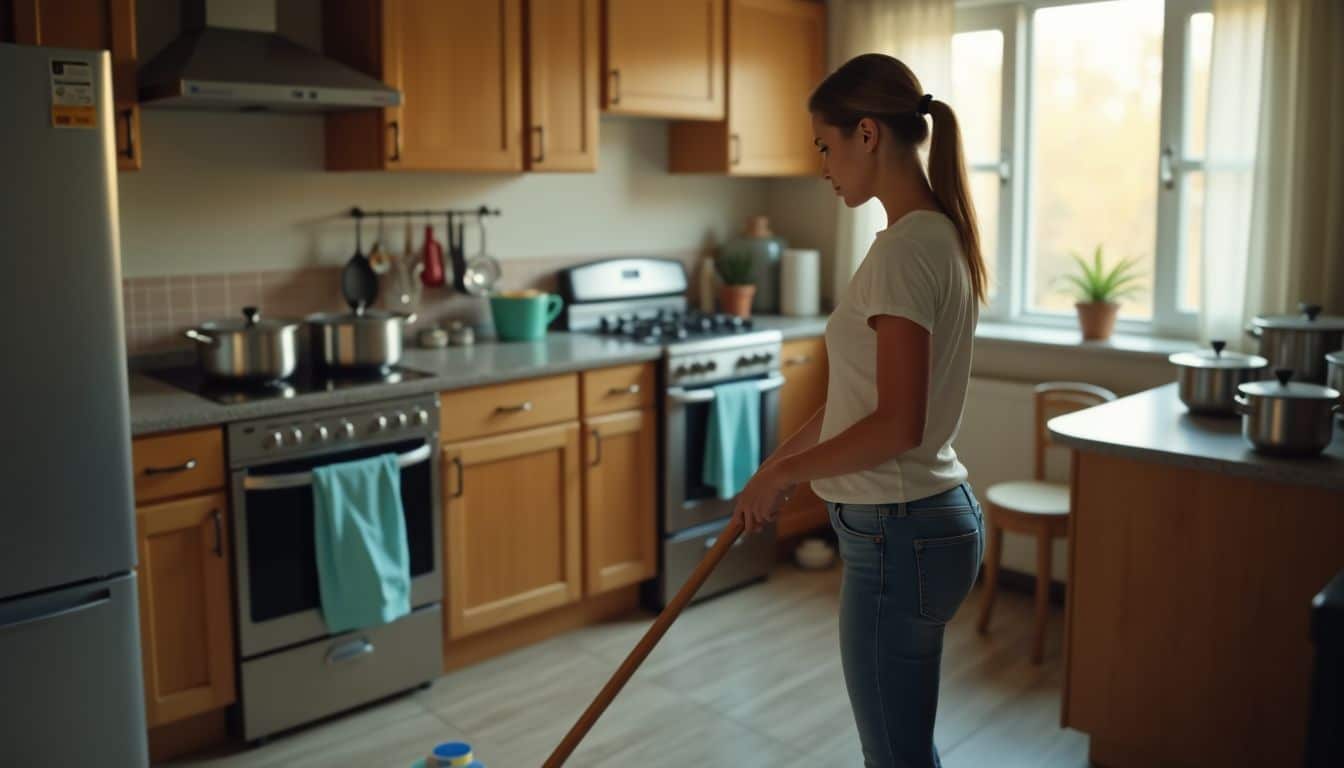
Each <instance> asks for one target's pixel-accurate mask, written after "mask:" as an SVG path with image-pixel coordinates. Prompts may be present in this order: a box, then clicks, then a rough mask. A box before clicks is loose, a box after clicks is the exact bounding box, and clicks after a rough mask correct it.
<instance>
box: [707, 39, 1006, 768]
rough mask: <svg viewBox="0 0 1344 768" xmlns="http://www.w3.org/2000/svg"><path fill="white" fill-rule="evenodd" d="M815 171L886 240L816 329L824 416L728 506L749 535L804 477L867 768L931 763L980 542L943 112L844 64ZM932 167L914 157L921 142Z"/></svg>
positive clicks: (956, 158) (816, 95) (962, 246)
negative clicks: (829, 577)
mask: <svg viewBox="0 0 1344 768" xmlns="http://www.w3.org/2000/svg"><path fill="white" fill-rule="evenodd" d="M808 109H809V110H810V111H811V113H812V126H813V133H814V135H815V140H814V141H815V143H816V146H817V149H818V150H819V151H820V152H821V155H822V174H823V176H824V177H825V178H826V179H827V180H828V181H830V182H831V186H832V187H834V189H835V192H836V194H838V195H840V197H841V198H843V199H844V201H845V204H846V205H848V206H850V207H851V208H852V207H855V206H858V205H862V204H863V203H865V202H867V201H868V200H869V199H871V198H873V197H876V198H877V199H878V200H879V201H881V203H882V207H883V208H884V209H886V214H887V227H886V229H884V230H882V231H881V232H879V233H878V234H877V237H876V239H874V241H873V244H872V245H871V246H870V247H869V249H868V253H867V255H866V256H865V257H864V260H863V263H862V264H861V265H860V266H859V268H858V270H857V271H856V272H855V274H854V277H853V278H852V279H851V281H850V283H849V285H848V287H847V288H845V290H844V291H843V292H842V293H841V295H840V297H839V300H838V301H837V303H836V308H835V311H834V312H833V313H832V314H831V317H830V320H829V321H828V322H827V324H826V352H827V355H828V356H829V359H830V379H829V382H828V389H827V393H826V404H825V405H824V406H823V407H822V408H821V409H820V410H818V411H817V413H816V414H815V415H813V416H812V418H811V419H810V420H809V421H808V422H807V423H806V424H805V425H804V426H803V427H802V428H801V429H799V430H798V432H797V433H795V434H794V435H792V436H791V437H789V438H788V439H787V440H786V441H785V442H784V443H783V444H782V445H780V446H779V448H778V449H777V450H776V451H775V452H774V453H773V454H772V455H771V456H770V457H769V458H768V459H767V460H766V461H765V462H764V463H763V464H762V465H761V467H760V469H758V470H757V472H756V474H755V475H754V476H753V477H752V479H751V481H750V482H749V483H748V484H747V486H746V487H745V488H744V489H743V491H742V493H741V494H740V496H739V498H738V502H737V506H736V508H735V510H734V519H735V520H741V521H742V523H743V525H744V526H745V528H746V530H747V531H748V532H754V531H756V530H759V529H760V528H761V527H762V526H764V525H765V524H766V523H767V522H768V521H770V520H772V519H773V518H774V516H775V513H776V511H777V510H778V508H779V505H780V503H781V502H782V501H783V499H784V498H785V496H786V494H787V492H788V490H789V489H790V488H791V487H792V486H794V485H795V484H797V483H803V482H811V484H812V488H813V490H814V491H816V493H817V495H818V496H820V497H821V498H822V499H824V500H825V501H826V506H827V509H828V511H829V513H830V518H831V526H832V527H833V528H834V529H835V532H836V535H837V537H838V538H839V541H840V554H841V557H842V558H843V559H844V576H843V582H842V587H841V595H840V653H841V660H842V665H843V668H844V673H845V686H846V688H847V689H848V692H849V699H850V704H851V706H852V707H853V710H854V718H855V720H856V722H857V725H858V730H859V740H860V742H861V744H862V747H863V757H864V764H865V765H866V766H938V765H939V764H940V763H939V760H938V751H937V749H936V748H935V747H934V745H933V722H934V712H935V710H936V708H937V704H938V666H939V661H940V659H941V654H942V643H943V627H944V625H945V624H946V623H947V621H948V620H949V619H951V618H952V615H953V614H954V613H956V610H957V607H958V606H959V605H961V603H962V601H963V600H964V599H965V598H966V595H967V593H968V592H969V591H970V589H971V586H972V584H973V583H974V581H975V575H976V572H977V570H978V568H979V564H980V558H981V555H982V537H983V533H984V529H983V521H982V516H981V511H980V505H979V503H978V502H977V501H976V499H975V496H974V495H973V494H972V493H971V489H970V486H969V485H967V483H966V468H965V467H964V466H962V464H961V463H960V462H959V461H958V460H957V454H956V452H955V451H954V450H953V449H952V440H953V438H954V437H956V434H957V428H958V426H959V425H960V423H961V413H962V406H963V404H964V403H965V400H966V384H967V380H968V378H969V377H970V368H971V342H972V339H973V337H974V332H975V324H976V321H977V319H978V317H979V305H980V302H981V301H983V300H984V297H985V290H986V286H985V283H986V276H985V264H984V260H983V258H982V256H981V253H980V243H979V236H978V234H977V232H976V223H975V213H974V211H973V210H972V207H971V201H970V197H969V194H968V189H967V182H966V170H965V165H964V162H963V159H962V149H961V134H960V131H959V129H958V128H957V119H956V116H955V115H954V114H953V112H952V108H951V107H949V106H948V105H947V104H945V103H943V102H941V101H937V100H935V99H934V98H933V97H932V96H930V95H928V94H925V93H924V91H923V89H922V88H921V87H920V85H919V81H918V80H917V79H916V78H915V75H914V74H913V73H912V72H911V71H910V70H909V68H907V67H906V66H905V65H904V64H902V63H901V62H900V61H898V60H896V59H894V58H892V57H890V56H884V55H880V54H865V55H862V56H858V57H856V58H854V59H852V60H850V61H849V62H847V63H846V64H845V65H844V66H842V67H840V69H838V70H836V71H835V72H834V73H832V74H831V75H830V76H829V77H827V78H826V79H825V80H824V81H823V82H822V83H821V85H819V86H818V87H817V89H816V91H814V92H813V93H812V97H811V99H810V100H809V102H808ZM926 114H927V115H930V116H931V117H932V123H933V128H932V146H931V147H930V148H929V161H928V165H929V172H928V175H927V176H926V175H925V173H924V170H923V168H922V166H921V164H920V159H919V155H918V153H917V148H918V147H919V146H920V145H921V144H923V143H924V141H925V140H926V139H928V138H929V135H930V131H929V126H928V123H927V122H926V120H925V117H924V116H925V115H926Z"/></svg>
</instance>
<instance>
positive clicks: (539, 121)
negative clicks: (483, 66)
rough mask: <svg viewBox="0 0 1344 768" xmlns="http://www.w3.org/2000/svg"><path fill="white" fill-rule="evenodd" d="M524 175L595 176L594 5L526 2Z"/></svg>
mask: <svg viewBox="0 0 1344 768" xmlns="http://www.w3.org/2000/svg"><path fill="white" fill-rule="evenodd" d="M526 15H527V18H526V24H525V25H524V27H525V29H526V37H527V46H526V51H525V56H526V59H527V63H526V68H527V88H526V90H527V101H526V110H525V112H526V115H527V162H526V165H527V169H528V170H532V171H595V170H597V110H598V93H597V91H598V79H597V68H598V58H599V57H598V0H527V14H526Z"/></svg>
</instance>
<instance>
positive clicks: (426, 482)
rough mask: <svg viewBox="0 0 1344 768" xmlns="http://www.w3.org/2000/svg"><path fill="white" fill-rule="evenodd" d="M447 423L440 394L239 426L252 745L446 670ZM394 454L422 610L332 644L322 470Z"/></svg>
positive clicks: (236, 442)
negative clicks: (441, 432) (440, 429)
mask: <svg viewBox="0 0 1344 768" xmlns="http://www.w3.org/2000/svg"><path fill="white" fill-rule="evenodd" d="M438 423H439V412H438V401H437V398H436V397H434V396H432V395H431V396H422V397H418V398H411V399H406V400H401V401H389V402H383V403H374V404H367V405H362V406H359V407H353V408H342V409H333V410H330V411H322V412H308V413H304V414H298V415H287V416H283V417H277V418H273V419H258V420H254V421H249V422H239V423H236V424H232V425H230V426H229V456H230V467H231V476H232V490H233V493H232V526H233V533H234V535H233V542H234V561H235V568H234V581H235V586H236V595H237V600H236V611H235V616H236V619H237V622H236V623H237V627H238V647H239V656H240V666H241V675H240V677H241V681H242V689H243V690H242V710H243V718H242V719H243V724H244V732H245V737H246V738H247V739H248V740H249V741H251V740H256V739H258V738H261V737H264V736H266V735H269V734H270V733H274V732H276V731H279V730H283V729H285V728H288V727H292V726H294V725H298V724H300V723H303V722H307V721H309V720H312V719H316V718H318V717H322V716H324V715H326V714H330V713H332V712H336V711H340V710H342V709H346V708H349V707H352V706H356V705H358V704H361V703H364V702H365V701H369V700H372V699H373V698H378V697H381V696H385V695H389V694H391V693H395V692H397V691H399V690H404V689H407V688H411V687H414V686H416V685H419V684H421V683H424V682H427V681H429V680H432V679H433V678H434V677H436V676H437V675H438V674H439V673H440V671H441V669H442V663H443V656H442V637H443V634H442V624H441V610H440V603H441V601H442V597H443V567H442V547H441V541H442V529H441V513H440V504H439V501H438V500H439V490H440V487H439V483H440V480H439V460H438V439H437V438H438V435H437V425H438ZM385 453H393V454H395V455H396V456H397V457H398V458H397V463H398V465H399V467H400V488H401V502H402V507H403V510H404V514H405V522H406V538H407V545H408V552H409V555H410V572H411V608H412V610H411V613H410V614H408V615H407V616H404V617H402V618H400V619H397V620H396V621H394V622H391V623H389V624H385V625H381V626H376V627H371V628H367V629H365V630H357V631H354V632H347V633H343V634H341V635H338V636H331V635H329V633H328V631H327V627H326V622H325V621H324V620H323V618H322V611H321V598H320V593H319V588H318V578H317V565H316V550H315V539H314V519H313V515H314V508H313V474H312V473H313V470H314V469H316V468H318V467H321V466H325V465H329V464H334V463H339V462H346V461H354V460H357V459H362V458H368V457H372V456H377V455H380V454H385ZM318 694H321V695H318Z"/></svg>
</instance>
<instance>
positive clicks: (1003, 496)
mask: <svg viewBox="0 0 1344 768" xmlns="http://www.w3.org/2000/svg"><path fill="white" fill-rule="evenodd" d="M985 498H986V499H987V500H988V501H989V503H991V504H993V505H994V506H996V507H998V508H999V509H1003V510H1006V511H1008V512H1022V513H1024V514H1028V515H1061V516H1062V515H1067V514H1069V486H1067V485H1060V484H1058V483H1043V482H1039V481H1036V480H1022V481H1017V482H1011V483H997V484H995V485H991V486H990V487H989V490H988V491H985Z"/></svg>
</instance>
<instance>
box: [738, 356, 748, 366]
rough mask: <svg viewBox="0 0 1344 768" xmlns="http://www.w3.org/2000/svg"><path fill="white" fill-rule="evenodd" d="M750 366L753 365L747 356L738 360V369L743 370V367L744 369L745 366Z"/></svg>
mask: <svg viewBox="0 0 1344 768" xmlns="http://www.w3.org/2000/svg"><path fill="white" fill-rule="evenodd" d="M748 365H751V359H750V358H748V357H747V356H746V355H743V356H741V357H739V358H737V367H738V368H742V367H744V366H748Z"/></svg>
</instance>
